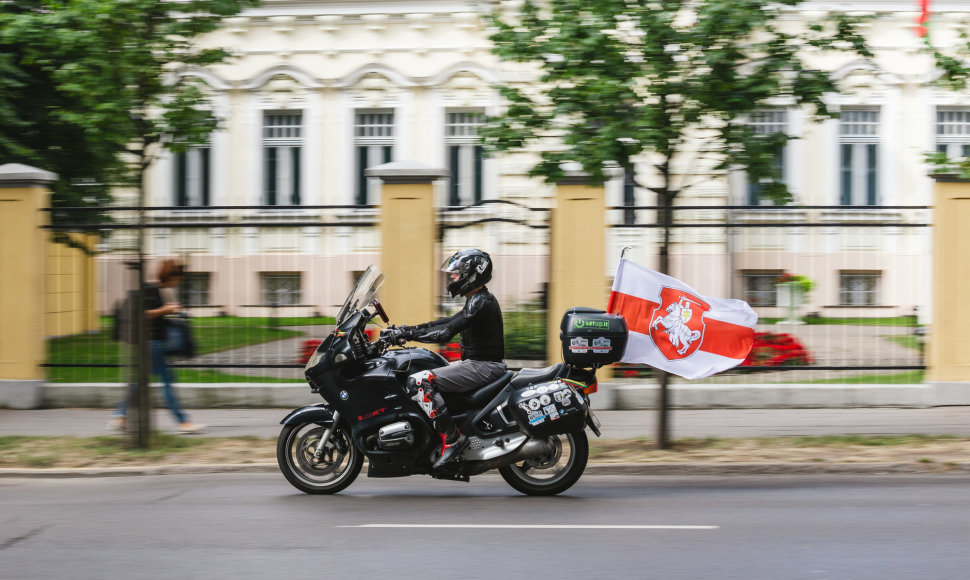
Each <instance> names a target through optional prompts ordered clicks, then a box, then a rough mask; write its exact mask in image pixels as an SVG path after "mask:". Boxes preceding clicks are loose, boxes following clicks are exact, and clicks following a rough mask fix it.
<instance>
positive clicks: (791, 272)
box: [47, 201, 932, 383]
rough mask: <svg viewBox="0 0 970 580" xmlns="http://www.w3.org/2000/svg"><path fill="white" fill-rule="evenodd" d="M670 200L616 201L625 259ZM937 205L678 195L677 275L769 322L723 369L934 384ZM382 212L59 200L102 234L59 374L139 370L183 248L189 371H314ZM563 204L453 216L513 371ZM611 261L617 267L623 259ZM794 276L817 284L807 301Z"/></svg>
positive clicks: (57, 363)
mask: <svg viewBox="0 0 970 580" xmlns="http://www.w3.org/2000/svg"><path fill="white" fill-rule="evenodd" d="M658 209H659V208H657V207H654V206H620V207H611V208H608V210H609V211H608V221H609V222H611V223H609V224H607V227H606V228H605V229H604V232H603V235H605V236H607V240H608V243H607V247H608V248H609V249H608V252H609V253H610V256H609V258H608V259H609V260H611V261H615V260H616V259H617V258H618V257H619V253H620V249H621V248H622V247H624V246H632V247H633V250H632V252H631V253H630V254H628V257H629V258H631V259H633V260H634V261H636V262H638V263H641V264H643V265H645V266H647V267H656V265H657V263H656V256H657V249H658V244H659V243H660V242H661V241H662V233H663V231H662V229H661V227H660V226H659V224H657V222H656V216H657V212H658ZM929 210H930V208H928V207H910V206H905V207H901V206H894V207H887V206H881V207H863V208H859V207H844V206H808V207H791V206H784V207H774V206H767V207H753V206H728V207H725V206H682V207H678V208H677V209H676V212H675V218H674V223H673V224H671V238H670V240H671V246H670V256H671V271H670V272H669V273H670V274H671V275H673V276H675V277H677V278H679V279H681V280H683V281H684V282H686V283H688V284H690V285H691V286H693V287H694V288H695V289H697V290H698V291H699V292H701V293H702V294H707V295H711V296H719V297H732V298H739V299H744V300H746V301H748V302H749V303H751V304H752V306H753V307H754V308H755V310H756V311H757V312H758V313H759V316H760V317H761V321H760V323H759V326H758V329H757V331H758V341H757V343H756V347H755V350H754V351H753V353H752V355H751V357H749V358H750V360H748V361H746V362H745V364H744V366H742V367H740V368H739V369H737V370H735V371H731V372H728V373H722V374H721V375H718V376H717V377H713V378H711V379H709V380H712V381H722V382H759V383H760V382H812V381H848V380H852V381H867V380H877V381H901V382H911V381H914V380H919V377H920V373H921V372H922V370H923V368H924V363H923V358H922V351H921V341H922V330H923V328H924V323H925V318H926V317H927V316H928V314H929V312H928V309H929V307H930V304H929V297H930V296H931V293H932V288H931V287H930V274H929V258H928V256H929V255H930V253H931V252H932V248H931V247H930V235H929V234H930V231H929V226H930V223H929ZM378 212H379V208H377V207H362V206H300V207H278V206H262V207H251V206H246V207H237V206H214V207H206V208H192V209H187V208H158V207H151V208H138V207H114V208H94V209H91V208H85V209H59V210H56V211H54V212H53V219H52V222H53V225H51V226H50V229H51V230H52V231H53V232H55V233H64V232H96V233H97V234H98V235H99V236H100V241H99V243H98V244H97V249H96V255H95V256H93V258H92V259H93V260H94V262H95V266H96V267H95V270H94V271H95V273H96V274H95V276H96V280H95V285H96V300H95V302H96V308H97V310H98V314H99V316H100V320H101V328H100V329H97V331H96V332H91V333H88V334H86V335H84V336H66V337H56V338H52V339H51V341H50V344H51V349H50V357H49V360H48V363H47V366H48V367H49V369H50V371H49V372H50V374H51V378H52V380H56V381H65V382H106V381H107V382H114V381H120V380H125V379H124V373H123V372H122V371H123V369H124V366H125V363H124V360H123V359H124V357H123V353H122V350H123V349H122V347H121V346H120V345H119V344H118V343H117V342H115V341H113V340H112V339H111V336H110V335H111V326H112V324H113V321H112V316H111V315H112V313H113V311H114V307H115V305H116V304H117V303H118V301H119V300H120V299H121V298H122V296H124V294H125V292H126V291H127V290H128V289H130V288H131V287H133V285H134V283H135V282H134V281H135V280H137V276H135V275H134V273H135V272H136V270H134V269H133V268H137V267H139V265H141V266H143V267H145V268H146V270H145V275H146V277H147V278H148V279H151V278H153V277H154V274H153V272H152V268H153V267H154V266H155V264H156V263H157V262H158V259H159V258H167V257H171V258H176V259H178V260H179V261H180V262H182V263H183V264H184V265H185V266H186V269H187V276H186V277H185V279H184V284H183V287H182V288H181V289H180V291H181V294H180V297H181V301H182V303H183V304H184V305H186V307H187V310H188V311H189V312H190V313H191V314H192V326H193V329H194V331H195V333H196V336H197V339H198V341H199V347H200V348H199V352H198V354H197V356H195V357H193V358H191V359H185V360H181V361H178V362H177V363H176V364H175V365H174V366H175V367H176V368H178V372H179V376H178V379H177V380H179V381H195V382H220V381H231V382H246V381H273V382H275V381H290V380H292V381H299V380H300V376H301V372H300V370H301V368H302V366H303V365H302V360H303V358H304V357H305V355H306V353H307V349H308V348H309V347H311V346H312V344H313V341H314V340H315V339H318V338H319V337H321V336H323V335H324V334H325V333H326V332H327V331H328V330H329V324H330V323H331V317H332V316H333V315H334V314H335V313H336V311H337V309H338V308H339V306H340V304H341V303H342V301H343V298H344V296H345V295H346V293H347V291H348V290H349V288H350V287H351V286H352V284H353V283H354V281H355V275H356V274H358V273H359V272H361V271H362V270H364V269H365V268H366V266H367V265H368V264H370V263H376V264H379V263H380V232H379V229H378V228H377V227H376V226H377V224H378V220H379V213H378ZM548 212H549V210H548V209H547V208H538V207H526V206H523V205H521V204H516V203H512V202H505V201H491V202H485V203H482V204H477V205H475V206H468V207H445V208H441V209H440V210H439V223H440V228H439V232H437V235H438V240H439V243H440V252H441V256H439V258H441V260H443V259H444V258H445V257H446V256H447V255H450V253H452V252H454V251H456V250H457V249H460V248H463V247H470V246H473V247H482V248H487V249H488V250H489V251H490V252H491V253H492V254H493V257H494V258H495V262H496V279H495V281H494V283H493V285H494V287H493V292H496V293H497V294H498V295H499V296H500V299H501V300H502V304H503V310H504V312H505V313H506V317H507V321H506V341H507V343H508V348H507V351H508V353H507V354H508V358H509V359H510V364H511V365H512V366H523V365H540V364H542V360H543V359H544V358H545V352H544V351H545V332H546V325H545V320H546V316H547V313H546V311H545V306H546V304H545V295H546V291H547V286H548V283H549V273H548V268H549V260H548V253H549V250H548V244H549V220H548V216H549V213H548ZM631 218H632V219H631ZM139 250H140V252H139ZM139 254H140V255H141V258H139ZM609 267H610V268H611V271H609V272H605V273H604V275H605V277H611V276H612V273H613V272H612V268H615V264H611V265H610V266H609ZM786 275H788V276H799V277H801V278H802V279H805V280H808V281H809V282H810V285H811V288H810V289H808V291H807V292H804V293H802V294H801V295H800V296H797V297H796V301H797V303H794V302H793V296H792V295H791V294H790V293H789V292H788V290H789V289H790V287H789V286H784V282H783V280H784V279H785V276H786ZM493 285H490V287H492V286H493ZM439 303H440V306H441V308H440V310H441V312H442V313H447V312H449V311H450V310H452V309H454V308H456V307H458V303H457V302H455V301H453V300H451V299H449V298H448V297H446V296H444V295H442V296H440V299H439ZM391 315H392V318H393V313H391ZM552 315H556V316H558V314H556V313H552ZM646 374H649V369H646V368H642V367H636V366H622V367H620V368H619V369H618V371H617V375H618V376H619V377H621V378H622V377H630V378H633V377H642V376H644V375H646Z"/></svg>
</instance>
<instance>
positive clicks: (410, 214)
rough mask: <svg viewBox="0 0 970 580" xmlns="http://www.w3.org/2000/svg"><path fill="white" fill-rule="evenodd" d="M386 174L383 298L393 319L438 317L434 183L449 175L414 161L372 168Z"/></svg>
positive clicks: (377, 174) (379, 174) (371, 171)
mask: <svg viewBox="0 0 970 580" xmlns="http://www.w3.org/2000/svg"><path fill="white" fill-rule="evenodd" d="M365 174H366V175H367V176H369V177H378V178H380V179H381V182H382V185H381V248H382V249H381V271H383V272H384V276H385V281H384V286H383V287H382V290H381V293H380V295H381V303H382V304H383V305H384V307H385V309H386V310H387V314H388V316H390V318H391V322H392V323H394V324H397V325H401V324H420V323H422V322H427V321H429V320H432V319H434V318H435V286H436V284H435V283H436V280H437V273H438V266H439V265H440V264H438V263H437V262H438V255H437V253H436V251H435V248H436V242H437V240H436V236H437V231H438V226H437V219H436V217H435V209H434V182H435V181H436V180H438V179H441V178H443V177H447V176H448V172H447V171H446V170H444V169H435V168H432V167H427V166H424V165H421V164H418V163H414V162H411V161H395V162H392V163H386V164H384V165H380V166H377V167H371V168H368V169H367V170H366V171H365Z"/></svg>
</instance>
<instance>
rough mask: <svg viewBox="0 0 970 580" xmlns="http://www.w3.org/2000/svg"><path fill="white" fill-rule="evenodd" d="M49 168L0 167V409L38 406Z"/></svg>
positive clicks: (40, 375)
mask: <svg viewBox="0 0 970 580" xmlns="http://www.w3.org/2000/svg"><path fill="white" fill-rule="evenodd" d="M55 179H57V176H56V175H55V174H53V173H51V172H49V171H43V170H41V169H37V168H34V167H28V166H26V165H21V164H19V163H8V164H6V165H0V407H8V408H23V409H29V408H33V407H37V406H39V404H40V392H41V386H42V384H43V380H44V370H43V367H41V366H40V365H41V364H43V362H44V358H45V344H44V338H45V337H44V326H45V325H44V318H45V304H44V276H45V275H46V273H47V266H46V264H47V259H46V258H47V239H48V232H47V231H46V230H44V229H43V226H44V225H45V224H46V223H47V217H48V216H47V212H46V211H44V210H45V209H46V208H47V207H48V205H49V201H50V190H49V189H48V184H50V183H51V182H53V181H54V180H55Z"/></svg>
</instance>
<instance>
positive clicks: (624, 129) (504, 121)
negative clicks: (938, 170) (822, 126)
mask: <svg viewBox="0 0 970 580" xmlns="http://www.w3.org/2000/svg"><path fill="white" fill-rule="evenodd" d="M799 3H800V2H799V1H798V0H779V1H776V2H771V3H765V2H762V1H758V0H732V1H723V0H722V1H714V0H668V1H664V2H638V1H635V0H598V1H597V2H586V1H584V0H547V1H543V2H540V3H534V2H532V1H531V0H526V1H525V3H524V4H523V5H522V6H521V8H520V9H519V10H518V11H517V12H515V13H507V12H496V13H494V14H493V15H492V24H493V25H494V27H495V32H494V34H493V35H492V41H493V43H494V52H495V53H496V54H497V55H498V56H499V57H500V58H501V59H503V60H506V61H512V62H520V63H528V64H531V65H533V66H535V67H537V69H538V79H537V80H538V82H537V83H536V84H535V85H532V86H529V87H525V88H520V87H515V86H506V87H501V88H500V89H499V90H500V92H501V94H502V96H503V97H504V98H505V99H506V100H507V102H508V107H507V110H506V111H505V112H504V113H503V114H502V115H500V116H498V117H496V118H493V119H491V120H490V123H489V126H488V127H486V128H485V130H484V131H482V133H483V136H484V138H485V142H486V145H487V146H488V147H489V148H490V149H492V150H497V151H507V150H515V149H527V148H530V147H535V146H536V145H538V146H539V147H540V148H541V152H540V155H541V159H540V161H539V162H538V163H537V164H536V165H535V166H534V167H533V169H532V175H534V176H541V177H544V178H545V179H546V180H548V181H553V182H554V181H557V180H558V179H559V178H561V177H562V176H563V174H564V164H565V163H566V162H572V163H578V164H581V165H582V167H583V170H584V171H585V172H586V173H588V174H589V175H590V176H591V178H592V179H593V180H594V181H597V182H602V181H604V180H605V179H606V178H607V175H608V172H609V168H610V167H611V166H612V167H618V168H620V169H622V170H623V171H624V172H625V174H626V175H627V177H628V178H630V179H633V180H634V183H635V184H636V185H637V186H639V187H640V188H643V189H645V190H648V191H650V192H653V193H654V194H656V196H657V206H658V207H659V213H658V220H659V224H660V225H661V226H662V227H663V238H662V242H661V245H660V249H659V254H660V256H659V258H660V261H659V266H660V270H661V271H663V272H665V273H666V272H667V271H668V270H669V261H668V248H669V244H670V233H671V228H670V225H671V224H672V223H673V207H674V200H675V199H676V198H677V197H678V195H681V194H683V193H684V192H685V191H688V190H690V189H691V188H692V187H695V186H696V185H697V184H698V183H700V182H701V181H702V180H703V176H697V175H684V176H680V175H677V174H675V172H674V170H673V168H674V166H675V163H677V162H679V161H688V160H689V161H690V162H691V163H693V164H695V165H693V166H696V164H697V163H699V162H700V161H702V160H703V159H702V156H704V155H708V156H710V155H713V156H714V157H715V159H714V160H713V161H712V163H713V165H714V169H715V170H716V171H722V172H723V171H726V170H728V169H733V168H743V169H745V170H746V171H747V172H748V175H749V178H750V179H751V180H752V182H755V183H759V184H760V185H761V191H762V195H766V196H769V197H771V198H772V199H774V200H776V201H777V202H780V203H783V202H786V201H788V200H790V199H791V196H790V194H789V192H788V190H787V188H786V187H785V184H784V183H783V182H782V181H781V179H780V177H781V176H780V174H779V169H778V166H777V164H776V158H777V152H778V151H779V148H780V147H781V146H783V145H784V143H785V142H786V141H787V140H788V139H789V138H790V137H789V136H788V135H786V134H783V133H757V132H755V131H754V130H753V129H752V128H751V127H750V126H749V124H748V123H746V122H745V120H746V118H748V116H749V115H751V114H753V113H756V112H757V111H759V110H760V109H762V108H764V107H766V106H768V105H770V104H773V103H779V102H783V103H785V104H786V105H787V106H792V107H802V108H804V109H805V110H807V111H809V112H810V113H811V115H812V117H813V119H814V120H820V119H823V118H826V117H831V116H834V113H833V112H831V111H829V110H828V108H827V107H826V105H825V102H824V99H823V97H824V96H825V95H826V93H837V92H838V88H837V86H836V84H835V81H833V80H832V79H831V78H830V77H829V75H828V74H827V73H826V72H825V71H823V70H820V69H818V68H814V67H812V66H811V65H810V64H809V63H808V62H807V61H806V56H807V55H809V54H811V55H818V54H819V53H825V52H829V51H835V52H844V51H850V52H853V53H856V54H858V55H860V56H863V57H869V56H871V54H870V52H869V51H868V49H867V48H866V45H865V42H864V39H863V38H862V36H861V35H860V34H859V33H858V32H857V30H856V25H857V24H858V23H857V22H856V21H854V20H853V19H851V18H849V17H847V16H845V15H840V14H834V15H830V16H829V17H828V18H827V19H826V20H823V21H817V22H808V23H805V24H804V26H802V27H794V26H792V24H793V22H792V21H787V22H783V17H784V15H785V13H786V11H787V10H789V9H791V8H793V7H795V6H797V5H798V4H799ZM698 143H700V144H702V146H701V147H699V148H698V147H697V145H698ZM638 162H640V163H642V164H644V165H647V166H648V168H649V170H648V171H643V172H640V171H637V168H638ZM667 381H668V376H667V375H666V374H665V373H662V374H661V380H660V403H659V407H660V420H659V421H658V445H660V446H661V447H667V446H668V436H667V407H668V403H667Z"/></svg>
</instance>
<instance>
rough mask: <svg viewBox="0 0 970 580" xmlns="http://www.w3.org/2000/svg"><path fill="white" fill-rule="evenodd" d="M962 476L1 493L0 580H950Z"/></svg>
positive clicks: (215, 477)
mask: <svg viewBox="0 0 970 580" xmlns="http://www.w3.org/2000/svg"><path fill="white" fill-rule="evenodd" d="M968 570H970V475H966V474H963V475H916V476H885V477H884V476H876V475H868V476H761V477H692V478H684V477H606V476H602V477H591V476H587V477H585V478H583V479H582V480H581V481H580V482H579V483H578V484H577V485H576V486H575V487H573V488H572V489H571V490H569V491H568V492H567V493H566V494H564V495H562V496H559V497H552V498H532V497H526V496H522V495H520V494H518V493H517V492H515V491H514V490H512V489H511V488H510V487H508V486H507V485H506V484H505V482H504V481H502V480H501V478H499V477H498V476H495V475H485V476H481V477H478V478H476V479H473V481H472V483H471V484H465V483H457V482H441V481H436V480H432V479H429V478H425V477H411V478H404V479H392V480H374V479H367V478H365V477H361V478H360V479H359V480H358V481H357V482H355V483H354V484H353V485H352V486H351V487H350V488H348V489H347V490H346V491H345V492H343V493H341V494H339V495H336V496H309V495H304V494H301V493H299V492H297V491H296V490H294V489H293V488H291V487H290V486H289V484H288V483H286V481H285V480H284V479H283V478H282V476H281V475H279V474H275V473H266V474H209V475H167V476H152V477H113V478H94V479H76V478H71V479H3V480H0V578H2V579H4V580H6V579H18V580H19V579H31V580H33V579H41V578H52V579H53V578H56V579H62V578H126V579H138V578H153V579H154V578H173V579H175V578H177V579H180V580H182V579H185V578H241V579H248V578H351V577H353V578H422V579H423V578H488V579H493V578H503V579H507V578H529V579H533V578H593V579H598V578H660V579H677V578H685V579H686V578H690V579H699V578H715V579H719V580H720V579H735V578H736V579H744V580H753V579H771V580H775V579H780V580H798V579H811V580H815V579H854V580H865V579H870V578H871V579H878V580H893V579H900V580H902V579H906V580H910V579H914V578H932V579H934V580H948V579H953V580H958V579H959V580H965V579H966V578H967V577H968V574H970V572H968Z"/></svg>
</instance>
